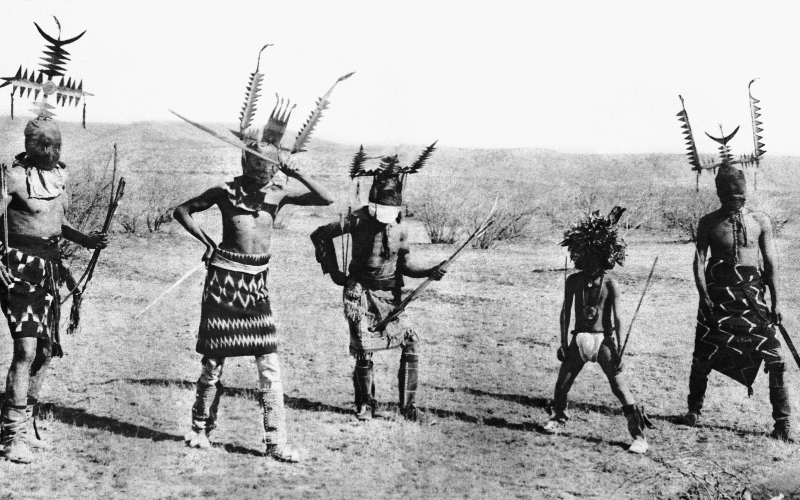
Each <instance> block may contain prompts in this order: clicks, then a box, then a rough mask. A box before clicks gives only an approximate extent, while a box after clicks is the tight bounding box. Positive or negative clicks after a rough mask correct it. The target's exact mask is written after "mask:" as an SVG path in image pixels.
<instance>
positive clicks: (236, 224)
mask: <svg viewBox="0 0 800 500" xmlns="http://www.w3.org/2000/svg"><path fill="white" fill-rule="evenodd" d="M217 206H218V207H219V209H220V212H221V213H222V241H221V242H220V244H219V246H220V248H223V249H225V250H230V251H231V252H236V253H243V254H268V253H270V249H271V246H272V230H273V226H274V224H275V216H276V215H277V214H278V210H279V208H278V205H277V204H275V205H272V204H270V205H267V206H266V207H265V210H261V211H258V212H250V211H247V210H242V209H239V208H236V207H235V206H233V204H232V203H231V202H230V200H229V199H228V196H227V193H226V192H224V191H222V192H221V194H220V196H219V197H218V199H217Z"/></svg>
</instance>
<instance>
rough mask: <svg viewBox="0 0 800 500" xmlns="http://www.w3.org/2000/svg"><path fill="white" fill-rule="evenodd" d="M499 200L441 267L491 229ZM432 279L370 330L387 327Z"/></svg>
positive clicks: (444, 266) (410, 294) (446, 266)
mask: <svg viewBox="0 0 800 500" xmlns="http://www.w3.org/2000/svg"><path fill="white" fill-rule="evenodd" d="M498 200H499V196H498V197H496V198H495V199H494V204H493V205H492V209H491V210H489V215H487V216H486V218H485V219H484V220H483V222H481V223H480V225H479V226H478V227H477V228H476V229H475V231H473V232H472V234H470V235H469V237H468V238H467V241H465V242H464V243H462V244H461V246H460V247H458V249H457V250H456V251H455V252H453V254H452V255H451V256H450V257H449V258H448V259H447V260H446V261H444V263H443V264H442V265H441V267H440V269H445V270H446V269H447V268H448V267H449V266H450V264H452V263H453V261H454V260H456V258H457V257H458V255H459V254H460V253H461V251H462V250H464V248H466V247H467V245H469V244H470V243H471V242H472V241H473V240H474V239H475V238H480V237H481V236H482V235H483V234H484V233H485V232H486V230H487V229H489V227H490V226H491V225H492V224H493V223H494V221H493V220H492V217H494V212H495V211H496V210H497V201H498ZM431 281H433V278H428V279H426V280H425V281H423V282H422V284H420V285H419V286H418V287H417V288H416V290H414V291H413V292H411V293H409V294H408V296H407V297H406V298H405V299H403V301H402V302H400V304H398V305H397V307H395V308H394V310H393V311H392V312H391V313H389V314H388V315H387V316H386V317H385V318H383V319H382V320H380V321H379V322H377V323H375V324H374V325H373V326H371V327H369V331H371V332H376V331H380V330H383V329H384V328H386V325H388V324H389V323H391V322H392V321H394V320H395V319H397V317H398V316H400V314H402V312H403V311H405V309H406V306H408V304H409V303H410V302H411V301H412V300H414V299H416V298H417V296H419V294H420V293H422V291H423V290H425V288H427V286H428V285H429V284H430V283H431Z"/></svg>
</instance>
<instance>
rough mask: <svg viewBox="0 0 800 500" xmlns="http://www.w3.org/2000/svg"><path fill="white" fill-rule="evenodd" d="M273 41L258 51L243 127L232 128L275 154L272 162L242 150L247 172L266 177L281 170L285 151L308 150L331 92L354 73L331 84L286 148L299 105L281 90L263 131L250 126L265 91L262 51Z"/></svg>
mask: <svg viewBox="0 0 800 500" xmlns="http://www.w3.org/2000/svg"><path fill="white" fill-rule="evenodd" d="M270 45H271V44H267V45H264V46H263V47H262V48H261V50H260V51H259V52H258V61H257V63H256V69H255V71H254V72H252V73H251V74H250V78H249V79H248V81H247V88H246V89H245V99H244V105H243V106H242V111H241V113H240V114H239V130H231V132H233V135H235V136H236V137H237V138H238V139H239V140H241V141H242V142H243V143H244V145H245V146H246V147H248V148H250V149H252V150H255V151H258V152H259V153H262V154H264V155H266V156H268V157H269V158H271V159H272V158H274V160H273V161H272V162H269V161H265V160H264V159H263V158H258V157H256V156H255V155H252V154H250V153H247V152H246V151H242V168H243V169H245V170H249V171H248V172H247V173H248V175H251V176H256V177H262V178H264V179H269V178H271V177H272V176H273V175H274V174H275V172H277V170H278V166H279V164H280V163H281V162H282V161H283V159H282V158H283V155H282V154H294V153H300V152H303V151H305V146H306V144H307V143H308V140H309V139H310V137H311V133H312V132H313V131H314V127H316V126H317V123H318V122H319V120H320V118H321V117H322V112H323V111H324V110H325V109H327V108H328V105H329V101H328V98H329V97H330V95H331V93H332V92H333V89H334V87H336V84H338V83H339V82H341V81H342V80H346V79H347V78H349V77H350V76H351V75H352V74H353V73H349V74H347V75H345V76H343V77H341V78H339V79H338V80H337V81H336V83H334V84H333V86H332V87H331V88H330V90H329V91H328V93H327V94H325V96H324V97H322V98H321V99H319V100H318V101H317V107H316V109H314V111H312V112H311V115H310V116H309V118H308V120H306V123H305V124H304V125H303V128H301V129H300V132H298V134H297V138H296V139H295V142H294V145H293V146H292V147H291V148H286V147H284V146H283V145H282V144H281V141H282V140H283V135H284V134H285V133H286V127H287V126H288V124H289V118H291V116H292V111H293V110H294V108H295V106H296V105H293V104H292V103H291V102H290V101H289V100H288V99H283V98H282V97H280V96H279V95H278V94H277V93H276V94H275V99H276V102H275V107H274V108H273V109H272V113H270V115H269V120H268V121H267V124H266V125H265V126H264V128H263V129H262V130H261V132H260V133H259V131H258V130H254V129H250V126H251V125H252V124H253V117H254V116H255V112H256V106H257V104H258V99H259V97H260V95H259V93H260V92H261V82H262V80H263V78H264V74H263V73H261V72H260V71H259V68H260V66H261V53H262V52H263V51H264V49H266V48H267V47H269V46H270Z"/></svg>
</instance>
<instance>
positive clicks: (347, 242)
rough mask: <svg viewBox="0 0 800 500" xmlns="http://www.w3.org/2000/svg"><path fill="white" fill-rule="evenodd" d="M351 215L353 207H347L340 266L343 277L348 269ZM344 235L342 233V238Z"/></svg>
mask: <svg viewBox="0 0 800 500" xmlns="http://www.w3.org/2000/svg"><path fill="white" fill-rule="evenodd" d="M352 216H353V207H352V206H349V207H347V235H346V236H347V240H346V241H345V244H344V266H343V267H342V272H343V273H344V277H345V278H347V272H348V270H349V268H348V266H349V264H350V262H349V260H350V224H351V223H352V220H351V217H352ZM344 237H345V235H342V238H344Z"/></svg>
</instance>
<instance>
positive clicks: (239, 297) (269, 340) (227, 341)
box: [196, 252, 278, 358]
mask: <svg viewBox="0 0 800 500" xmlns="http://www.w3.org/2000/svg"><path fill="white" fill-rule="evenodd" d="M240 255H241V254H233V253H231V252H226V254H225V257H226V258H227V259H229V260H234V259H233V258H232V256H233V257H234V258H235V257H238V256H240ZM241 257H248V256H245V255H241ZM267 259H268V257H267ZM237 260H239V259H237ZM242 260H243V259H242ZM251 260H252V259H251ZM267 261H268V260H267ZM245 263H246V264H251V265H252V264H254V263H253V262H252V261H247V262H245ZM268 275H269V270H264V271H262V272H259V273H256V274H248V273H245V272H241V271H232V270H228V269H223V268H220V267H217V266H214V265H210V266H209V267H208V275H207V276H206V284H205V289H204V291H203V302H202V312H201V316H200V330H199V332H198V336H197V337H198V338H197V347H196V350H197V352H199V353H200V354H202V355H204V356H209V357H213V358H223V357H231V356H260V355H262V354H269V353H272V352H276V350H277V347H278V343H277V335H276V333H275V323H274V322H273V319H272V309H271V308H270V304H269V291H268V290H267V277H268Z"/></svg>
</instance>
